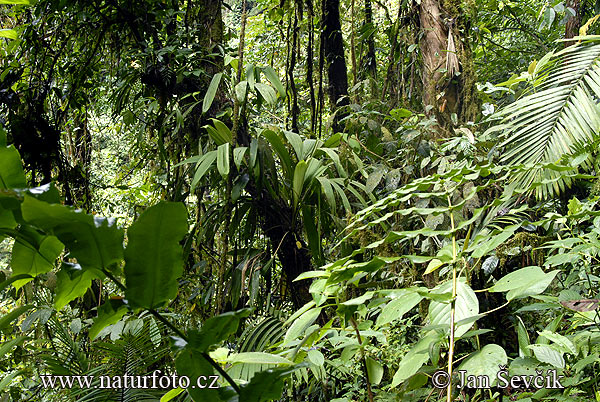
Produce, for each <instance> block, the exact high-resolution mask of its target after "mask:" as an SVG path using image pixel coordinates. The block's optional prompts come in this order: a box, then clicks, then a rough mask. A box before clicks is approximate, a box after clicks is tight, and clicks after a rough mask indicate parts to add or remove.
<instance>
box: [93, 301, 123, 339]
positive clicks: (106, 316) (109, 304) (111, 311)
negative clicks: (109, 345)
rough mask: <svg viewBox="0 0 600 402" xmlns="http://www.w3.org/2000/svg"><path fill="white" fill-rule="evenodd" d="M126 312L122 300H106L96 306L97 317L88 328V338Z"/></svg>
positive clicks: (117, 319)
mask: <svg viewBox="0 0 600 402" xmlns="http://www.w3.org/2000/svg"><path fill="white" fill-rule="evenodd" d="M126 313H127V306H126V305H125V303H123V300H119V299H118V300H113V299H109V300H107V301H106V302H105V303H104V304H103V305H102V306H100V307H98V317H96V318H95V319H94V324H93V325H92V327H91V328H90V339H95V338H96V337H97V336H98V334H99V333H100V331H102V330H103V329H104V328H105V327H107V326H109V325H112V324H114V323H116V322H117V321H119V320H120V319H121V318H123V316H124V315H125V314H126Z"/></svg>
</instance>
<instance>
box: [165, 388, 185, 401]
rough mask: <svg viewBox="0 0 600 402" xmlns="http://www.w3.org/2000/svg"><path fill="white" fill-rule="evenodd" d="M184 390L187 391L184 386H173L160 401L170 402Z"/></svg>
mask: <svg viewBox="0 0 600 402" xmlns="http://www.w3.org/2000/svg"><path fill="white" fill-rule="evenodd" d="M183 391H185V390H184V389H183V388H173V389H172V390H170V391H169V392H167V393H166V394H164V395H163V396H162V397H161V398H160V402H169V401H170V400H173V399H175V397H176V396H177V395H179V394H181V393H182V392H183Z"/></svg>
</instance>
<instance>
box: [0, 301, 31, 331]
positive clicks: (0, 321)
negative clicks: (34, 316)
mask: <svg viewBox="0 0 600 402" xmlns="http://www.w3.org/2000/svg"><path fill="white" fill-rule="evenodd" d="M34 307H35V306H34V305H32V304H28V305H25V306H20V307H17V308H16V309H14V310H12V311H11V312H10V313H8V314H6V315H4V316H3V317H2V318H0V330H3V329H6V328H8V326H9V325H10V324H11V323H12V322H13V321H14V320H16V319H17V318H19V317H20V316H21V315H22V314H23V313H24V312H26V311H29V310H31V309H32V308H34Z"/></svg>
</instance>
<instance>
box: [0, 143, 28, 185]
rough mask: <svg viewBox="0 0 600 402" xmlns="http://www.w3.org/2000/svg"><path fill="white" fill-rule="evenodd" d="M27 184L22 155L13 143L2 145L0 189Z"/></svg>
mask: <svg viewBox="0 0 600 402" xmlns="http://www.w3.org/2000/svg"><path fill="white" fill-rule="evenodd" d="M25 186H26V182H25V173H24V172H23V165H22V164H21V156H20V155H19V152H18V151H17V150H16V149H15V147H14V146H13V145H11V146H10V147H8V148H7V147H0V189H9V188H23V187H25Z"/></svg>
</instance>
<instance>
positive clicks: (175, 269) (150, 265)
mask: <svg viewBox="0 0 600 402" xmlns="http://www.w3.org/2000/svg"><path fill="white" fill-rule="evenodd" d="M187 232H188V223H187V210H186V208H185V206H184V205H183V204H182V203H168V202H161V203H159V204H157V205H154V206H152V207H150V208H148V209H147V210H146V211H144V213H143V214H142V215H141V216H140V217H139V218H138V220H137V221H136V222H135V223H134V224H133V225H131V227H130V228H129V230H128V231H127V237H128V239H129V242H128V244H127V249H126V250H125V280H126V284H127V290H126V291H125V297H126V298H127V300H128V302H129V303H130V305H131V306H132V307H134V308H136V307H143V308H148V309H154V308H158V307H161V306H163V305H164V304H165V303H166V302H168V301H169V300H171V299H173V298H174V297H175V296H176V294H177V289H178V283H177V279H178V278H179V277H180V276H181V274H182V273H183V259H182V257H183V250H182V247H181V245H180V244H179V242H180V241H181V239H183V237H184V236H185V234H186V233H187Z"/></svg>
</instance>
